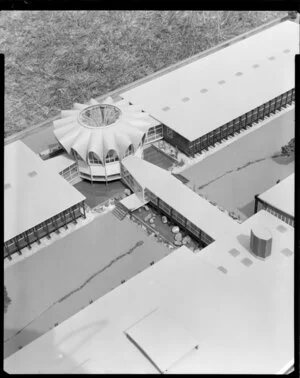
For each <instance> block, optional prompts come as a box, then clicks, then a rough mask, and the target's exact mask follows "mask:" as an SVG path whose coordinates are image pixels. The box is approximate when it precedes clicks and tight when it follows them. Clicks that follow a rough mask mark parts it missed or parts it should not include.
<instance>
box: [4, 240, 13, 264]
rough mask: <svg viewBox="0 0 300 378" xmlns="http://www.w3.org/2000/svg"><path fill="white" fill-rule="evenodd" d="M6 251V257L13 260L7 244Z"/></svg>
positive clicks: (5, 245)
mask: <svg viewBox="0 0 300 378" xmlns="http://www.w3.org/2000/svg"><path fill="white" fill-rule="evenodd" d="M4 250H5V252H6V256H5V257H8V258H9V259H10V260H11V257H10V253H9V249H8V247H7V244H6V243H4Z"/></svg>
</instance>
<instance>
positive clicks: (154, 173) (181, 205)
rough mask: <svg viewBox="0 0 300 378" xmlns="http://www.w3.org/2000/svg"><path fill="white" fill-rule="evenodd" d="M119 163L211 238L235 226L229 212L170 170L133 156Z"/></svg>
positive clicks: (142, 184) (231, 230)
mask: <svg viewBox="0 0 300 378" xmlns="http://www.w3.org/2000/svg"><path fill="white" fill-rule="evenodd" d="M122 164H123V165H124V167H125V168H126V169H127V170H128V171H129V172H130V173H131V174H132V176H133V177H134V178H135V179H136V180H137V182H138V183H139V184H140V185H141V186H142V187H143V188H145V187H146V188H148V189H149V190H150V191H151V192H153V193H154V194H155V195H156V196H158V197H159V198H160V199H162V200H163V201H164V202H166V203H167V204H168V205H169V206H171V207H172V208H173V209H175V210H176V211H178V212H179V213H180V214H181V215H182V216H184V217H186V218H187V219H188V220H189V221H191V222H192V223H194V224H195V225H196V226H197V227H199V228H200V229H201V230H202V231H204V232H205V233H207V234H208V235H209V236H210V237H212V238H213V239H214V240H216V239H218V238H219V237H221V236H223V235H224V234H226V233H229V234H231V233H232V232H233V231H234V230H235V229H236V228H237V227H238V223H237V222H236V221H235V220H233V219H232V218H231V217H230V216H229V215H227V214H225V213H223V212H222V211H221V210H219V209H218V208H217V207H216V206H213V205H212V204H211V203H209V202H208V201H207V200H205V199H204V198H202V197H200V196H199V195H198V194H197V193H195V192H193V191H192V190H191V189H190V188H188V187H187V186H186V185H184V184H183V183H182V182H181V181H180V180H178V179H177V178H176V177H174V176H173V175H172V174H171V173H170V172H169V171H166V170H165V169H162V168H160V167H158V166H156V165H154V164H151V163H149V162H147V161H146V160H142V159H139V158H138V157H136V156H128V157H127V158H125V159H124V160H123V161H122Z"/></svg>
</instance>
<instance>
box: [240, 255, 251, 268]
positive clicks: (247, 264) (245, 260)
mask: <svg viewBox="0 0 300 378" xmlns="http://www.w3.org/2000/svg"><path fill="white" fill-rule="evenodd" d="M241 263H242V264H244V265H245V266H246V267H247V268H249V266H250V265H252V264H253V261H252V260H250V259H248V257H245V258H244V259H242V260H241Z"/></svg>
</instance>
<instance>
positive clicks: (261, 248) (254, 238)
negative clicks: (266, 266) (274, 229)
mask: <svg viewBox="0 0 300 378" xmlns="http://www.w3.org/2000/svg"><path fill="white" fill-rule="evenodd" d="M250 248H251V250H252V252H253V253H254V254H255V255H256V256H258V257H261V258H266V257H268V256H270V255H271V251H272V234H271V232H270V230H269V229H268V228H266V227H264V226H259V225H256V226H253V228H252V230H251V238H250Z"/></svg>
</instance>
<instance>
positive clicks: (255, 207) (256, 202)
mask: <svg viewBox="0 0 300 378" xmlns="http://www.w3.org/2000/svg"><path fill="white" fill-rule="evenodd" d="M254 199H255V204H254V214H256V213H257V206H258V194H255V196H254Z"/></svg>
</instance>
